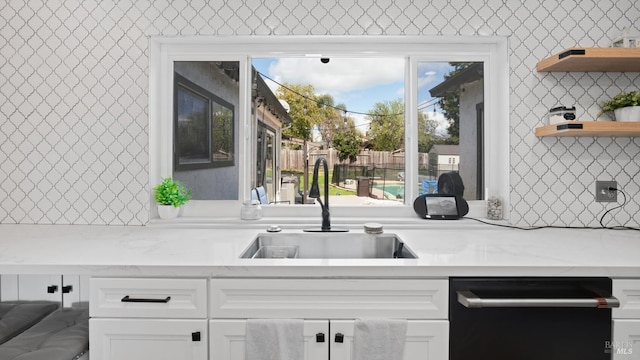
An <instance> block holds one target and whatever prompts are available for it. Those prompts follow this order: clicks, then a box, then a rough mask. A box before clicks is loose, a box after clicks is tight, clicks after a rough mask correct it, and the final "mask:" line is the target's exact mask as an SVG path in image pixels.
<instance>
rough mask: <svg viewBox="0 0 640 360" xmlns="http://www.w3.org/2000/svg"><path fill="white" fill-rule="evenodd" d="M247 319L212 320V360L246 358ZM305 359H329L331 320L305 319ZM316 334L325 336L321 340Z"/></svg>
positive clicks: (210, 343) (210, 332)
mask: <svg viewBox="0 0 640 360" xmlns="http://www.w3.org/2000/svg"><path fill="white" fill-rule="evenodd" d="M246 323H247V321H246V320H211V322H210V327H209V334H210V337H209V345H210V347H211V360H241V359H244V346H245V337H246V327H247V324H246ZM303 331H304V359H300V360H327V359H329V347H328V345H327V344H328V342H329V322H328V321H326V320H305V321H304V330H303ZM316 335H319V336H320V337H324V340H322V341H320V338H317V337H316Z"/></svg>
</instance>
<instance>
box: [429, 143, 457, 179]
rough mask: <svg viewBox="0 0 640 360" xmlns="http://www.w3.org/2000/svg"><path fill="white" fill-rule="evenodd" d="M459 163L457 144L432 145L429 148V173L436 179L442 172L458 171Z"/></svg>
mask: <svg viewBox="0 0 640 360" xmlns="http://www.w3.org/2000/svg"><path fill="white" fill-rule="evenodd" d="M459 164H460V151H459V146H458V145H433V146H432V147H431V150H429V173H430V175H432V176H433V177H435V178H436V179H437V178H438V177H439V176H440V175H442V174H443V173H446V172H449V171H458V165H459Z"/></svg>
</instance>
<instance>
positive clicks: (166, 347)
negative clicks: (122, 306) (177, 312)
mask: <svg viewBox="0 0 640 360" xmlns="http://www.w3.org/2000/svg"><path fill="white" fill-rule="evenodd" d="M89 343H90V344H91V360H141V359H153V360H176V359H180V360H207V320H206V319H201V320H192V319H189V320H182V319H121V318H116V319H90V320H89Z"/></svg>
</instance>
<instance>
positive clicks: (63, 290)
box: [62, 285, 73, 294]
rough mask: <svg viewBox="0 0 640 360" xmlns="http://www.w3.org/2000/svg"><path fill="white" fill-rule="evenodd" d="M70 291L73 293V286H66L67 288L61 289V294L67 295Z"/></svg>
mask: <svg viewBox="0 0 640 360" xmlns="http://www.w3.org/2000/svg"><path fill="white" fill-rule="evenodd" d="M72 291H73V286H71V285H67V286H63V287H62V293H63V294H68V293H70V292H72Z"/></svg>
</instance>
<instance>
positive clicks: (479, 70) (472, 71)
mask: <svg viewBox="0 0 640 360" xmlns="http://www.w3.org/2000/svg"><path fill="white" fill-rule="evenodd" d="M483 73H484V68H483V63H481V62H477V63H473V64H471V66H469V67H468V68H465V69H463V70H461V71H460V72H459V73H457V74H455V75H453V76H451V77H449V78H448V79H446V80H445V81H443V82H441V83H440V84H438V85H436V86H435V87H433V88H432V89H430V90H429V93H430V94H431V96H432V97H443V96H445V95H446V94H447V93H448V92H452V91H457V90H458V88H459V87H460V86H461V85H464V84H468V83H470V82H473V81H476V80H480V79H482V76H483Z"/></svg>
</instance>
